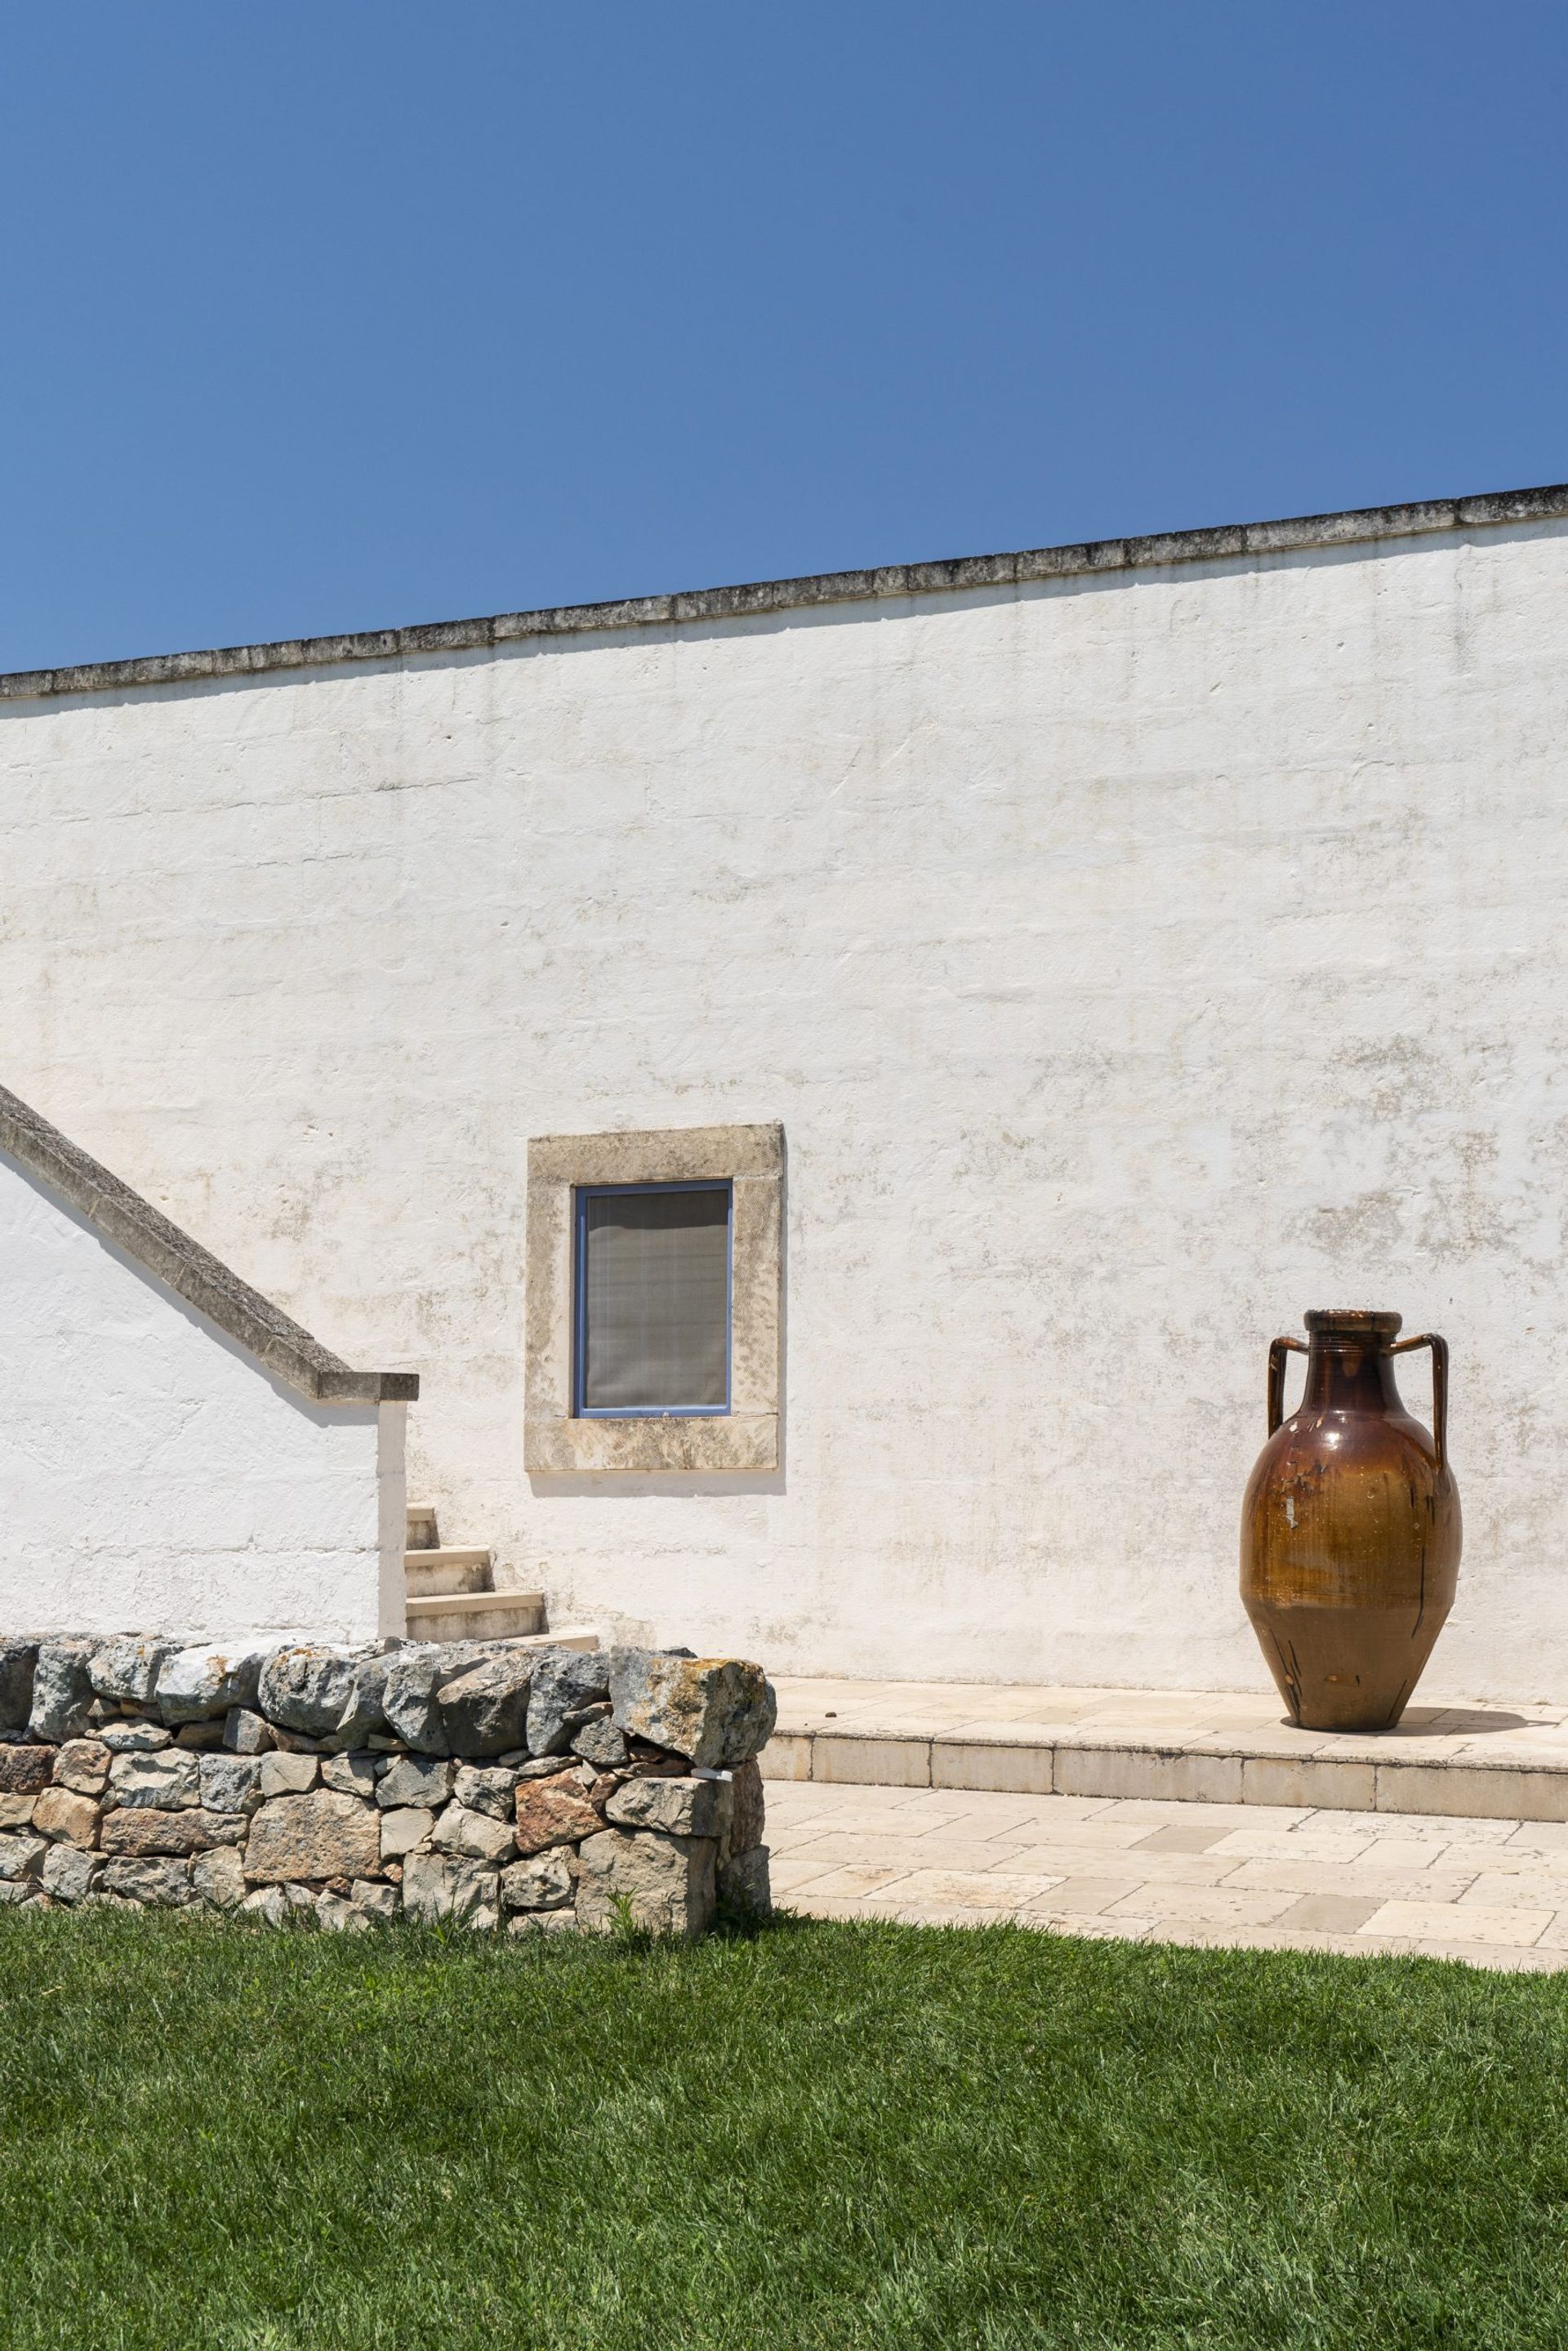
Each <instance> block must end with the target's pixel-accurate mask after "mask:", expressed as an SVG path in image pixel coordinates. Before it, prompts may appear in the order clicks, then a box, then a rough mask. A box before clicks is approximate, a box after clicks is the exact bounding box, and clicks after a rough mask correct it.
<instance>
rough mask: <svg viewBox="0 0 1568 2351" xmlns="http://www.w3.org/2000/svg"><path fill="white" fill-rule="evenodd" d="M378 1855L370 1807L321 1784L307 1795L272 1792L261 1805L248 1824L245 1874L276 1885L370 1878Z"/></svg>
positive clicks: (378, 1838)
mask: <svg viewBox="0 0 1568 2351" xmlns="http://www.w3.org/2000/svg"><path fill="white" fill-rule="evenodd" d="M265 1760H266V1761H271V1758H270V1757H267V1759H265ZM381 1859H382V1852H381V1835H380V1832H379V1828H378V1824H377V1819H376V1814H375V1813H374V1812H373V1811H372V1810H371V1807H370V1805H368V1804H362V1803H361V1802H360V1801H359V1799H358V1798H357V1797H354V1796H343V1795H340V1794H339V1793H338V1792H337V1791H336V1790H335V1789H331V1788H321V1789H318V1790H317V1791H316V1792H315V1793H314V1794H313V1795H308V1796H275V1797H274V1798H272V1800H271V1801H270V1802H267V1803H265V1804H263V1806H262V1808H261V1810H260V1811H259V1812H258V1813H256V1816H255V1818H254V1819H253V1821H252V1822H251V1826H250V1840H249V1843H248V1844H247V1845H246V1856H245V1874H246V1876H247V1877H248V1878H250V1879H252V1880H253V1881H254V1880H257V1879H259V1880H261V1881H263V1882H272V1883H276V1884H281V1883H282V1882H283V1881H284V1880H285V1879H286V1878H294V1877H306V1878H309V1877H315V1878H321V1877H371V1876H374V1875H375V1873H376V1871H377V1870H378V1869H379V1868H380V1867H381Z"/></svg>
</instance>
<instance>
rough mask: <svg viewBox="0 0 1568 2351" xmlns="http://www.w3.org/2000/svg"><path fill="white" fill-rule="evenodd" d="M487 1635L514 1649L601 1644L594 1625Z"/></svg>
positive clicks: (445, 1636) (582, 1647) (591, 1647)
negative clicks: (508, 1644)
mask: <svg viewBox="0 0 1568 2351" xmlns="http://www.w3.org/2000/svg"><path fill="white" fill-rule="evenodd" d="M411 1637H414V1636H411ZM442 1637H443V1639H448V1640H449V1639H452V1638H453V1637H458V1638H461V1637H462V1636H461V1635H457V1636H454V1635H450V1634H444V1635H443V1636H442ZM488 1637H489V1638H490V1639H492V1640H505V1641H507V1642H509V1643H510V1645H511V1646H512V1647H513V1648H515V1649H597V1648H598V1647H599V1646H601V1645H600V1639H599V1628H598V1626H597V1625H558V1626H556V1627H555V1628H554V1629H553V1630H552V1631H550V1632H549V1633H505V1634H492V1635H489V1636H488Z"/></svg>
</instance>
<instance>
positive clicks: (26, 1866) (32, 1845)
mask: <svg viewBox="0 0 1568 2351" xmlns="http://www.w3.org/2000/svg"><path fill="white" fill-rule="evenodd" d="M48 1850H49V1848H48V1846H47V1844H46V1843H45V1841H44V1839H43V1838H42V1837H41V1836H26V1835H17V1836H0V1878H4V1879H5V1881H6V1882H7V1883H8V1884H12V1885H15V1884H16V1882H17V1881H18V1880H20V1879H22V1878H27V1877H37V1875H38V1872H39V1871H40V1870H41V1869H42V1867H43V1865H44V1856H45V1855H47V1852H48Z"/></svg>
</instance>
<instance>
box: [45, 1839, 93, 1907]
mask: <svg viewBox="0 0 1568 2351" xmlns="http://www.w3.org/2000/svg"><path fill="white" fill-rule="evenodd" d="M101 1876H103V1859H102V1856H101V1855H99V1854H96V1853H86V1852H83V1850H82V1849H81V1847H80V1846H79V1845H74V1844H57V1845H51V1846H50V1848H49V1850H48V1853H47V1855H46V1856H45V1860H44V1871H43V1878H42V1884H43V1888H44V1891H45V1893H46V1894H47V1895H49V1896H52V1897H53V1899H54V1900H55V1901H57V1902H68V1903H77V1902H85V1901H86V1900H87V1897H88V1896H89V1894H91V1893H94V1892H95V1891H96V1890H97V1886H98V1882H99V1878H100V1877H101Z"/></svg>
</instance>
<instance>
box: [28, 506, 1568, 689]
mask: <svg viewBox="0 0 1568 2351" xmlns="http://www.w3.org/2000/svg"><path fill="white" fill-rule="evenodd" d="M1563 517H1568V484H1564V483H1558V484H1555V485H1552V486H1548V487H1545V488H1542V489H1533V490H1500V491H1493V492H1489V493H1487V494H1486V495H1484V496H1478V497H1468V498H1428V499H1426V500H1423V501H1421V502H1419V503H1417V504H1416V505H1411V506H1397V507H1355V508H1353V509H1350V510H1348V511H1346V512H1344V513H1342V514H1321V515H1296V516H1291V517H1286V518H1284V519H1283V520H1281V521H1277V522H1250V523H1222V524H1219V525H1218V526H1216V527H1215V528H1210V529H1206V530H1178V531H1166V532H1159V533H1155V535H1154V536H1152V537H1150V538H1102V539H1093V540H1089V541H1085V542H1083V543H1082V544H1081V545H1077V546H1071V547H1038V548H1032V549H1026V550H1024V551H1022V552H1019V553H1016V554H1012V555H966V556H957V557H955V558H953V559H949V560H946V561H939V562H936V563H893V564H886V565H883V566H882V567H881V568H879V569H872V570H865V571H823V572H818V573H815V574H814V575H812V576H810V577H808V578H804V579H800V580H752V581H749V582H747V583H745V584H743V585H741V586H738V587H732V588H698V589H689V590H681V591H679V592H677V593H675V594H674V595H667V596H632V597H625V598H622V600H620V601H616V602H611V603H603V604H557V605H553V606H549V607H547V608H545V609H543V610H540V611H531V612H497V613H494V614H492V615H490V617H489V618H487V619H482V620H471V621H434V622H427V623H426V624H424V625H423V626H422V627H416V628H408V629H366V630H361V632H358V633H357V634H355V635H350V636H337V637H295V638H283V639H280V640H278V642H277V643H272V644H254V645H222V646H217V647H214V648H212V649H210V650H208V651H205V652H197V653H149V654H143V655H139V656H136V657H134V658H132V659H131V660H129V661H109V662H83V663H79V664H76V665H75V666H74V667H71V668H68V669H32V670H12V671H8V672H6V673H4V674H0V702H22V701H32V700H39V699H47V698H49V697H52V696H57V695H71V694H118V693H122V692H124V691H125V690H127V689H128V688H130V687H133V686H140V685H183V684H196V683H199V682H201V681H202V680H204V679H209V678H243V677H256V676H259V675H263V674H267V673H268V672H271V671H278V670H285V671H286V670H300V669H325V668H332V667H336V666H338V665H340V664H343V663H347V662H371V661H403V660H407V659H410V658H412V657H413V656H415V655H419V654H425V653H471V652H476V651H486V650H493V649H494V648H496V647H498V646H501V645H507V644H515V643H519V642H521V641H523V640H525V639H528V638H544V637H566V636H582V635H589V634H593V633H598V632H603V631H606V630H620V629H646V628H658V627H669V626H674V625H678V624H680V623H682V622H703V621H710V622H711V621H729V620H741V619H747V618H750V617H752V616H753V615H756V614H758V613H766V612H787V611H800V610H801V609H802V608H804V607H806V606H810V605H821V604H853V603H869V602H875V601H881V600H883V599H887V598H894V597H897V598H907V597H912V596H936V595H945V594H954V593H956V592H960V591H962V590H965V589H969V588H998V587H1022V586H1025V585H1027V584H1028V583H1029V582H1030V581H1032V580H1070V579H1077V578H1084V577H1088V576H1091V575H1093V574H1096V573H1099V574H1114V573H1117V572H1132V571H1145V570H1153V569H1166V568H1168V567H1170V566H1172V565H1176V564H1185V563H1208V562H1215V561H1218V560H1220V559H1224V558H1227V557H1231V558H1234V557H1237V556H1240V557H1244V558H1245V557H1257V558H1259V559H1261V558H1264V557H1268V556H1273V555H1291V554H1296V553H1299V552H1301V550H1303V549H1312V548H1320V547H1359V546H1366V545H1368V544H1370V543H1372V542H1374V541H1375V540H1379V539H1399V538H1424V537H1427V536H1429V535H1430V534H1431V533H1433V532H1436V531H1451V530H1481V529H1488V528H1497V527H1500V526H1502V525H1506V524H1510V523H1514V524H1518V523H1531V522H1553V521H1558V520H1561V519H1563Z"/></svg>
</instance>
